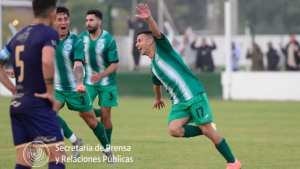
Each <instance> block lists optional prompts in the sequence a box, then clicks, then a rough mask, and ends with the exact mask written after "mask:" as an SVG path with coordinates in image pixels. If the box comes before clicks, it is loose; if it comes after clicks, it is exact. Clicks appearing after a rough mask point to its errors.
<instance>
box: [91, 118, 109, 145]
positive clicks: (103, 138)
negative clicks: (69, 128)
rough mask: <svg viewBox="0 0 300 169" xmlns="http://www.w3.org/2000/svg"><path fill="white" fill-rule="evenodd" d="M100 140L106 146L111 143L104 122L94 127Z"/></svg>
mask: <svg viewBox="0 0 300 169" xmlns="http://www.w3.org/2000/svg"><path fill="white" fill-rule="evenodd" d="M92 130H93V132H94V134H95V135H96V137H97V138H98V140H99V141H100V143H101V145H102V146H103V147H104V148H106V147H107V146H108V144H109V142H108V139H107V136H106V132H105V128H104V126H103V124H102V123H98V124H97V126H96V128H94V129H92Z"/></svg>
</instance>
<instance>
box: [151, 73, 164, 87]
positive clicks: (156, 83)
mask: <svg viewBox="0 0 300 169" xmlns="http://www.w3.org/2000/svg"><path fill="white" fill-rule="evenodd" d="M152 83H153V84H154V85H157V86H161V85H162V83H161V81H160V80H159V79H158V78H157V77H156V76H155V75H154V74H153V73H152Z"/></svg>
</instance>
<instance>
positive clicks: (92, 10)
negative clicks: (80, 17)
mask: <svg viewBox="0 0 300 169" xmlns="http://www.w3.org/2000/svg"><path fill="white" fill-rule="evenodd" d="M86 15H95V16H96V17H97V18H99V19H101V20H102V17H103V16H102V12H101V11H99V10H98V9H91V10H88V11H87V12H86Z"/></svg>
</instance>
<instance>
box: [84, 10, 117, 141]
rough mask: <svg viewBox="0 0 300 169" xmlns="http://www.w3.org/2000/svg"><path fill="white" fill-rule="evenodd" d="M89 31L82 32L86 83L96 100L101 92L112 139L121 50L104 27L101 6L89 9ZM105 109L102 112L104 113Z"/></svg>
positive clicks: (102, 106) (102, 116) (103, 119)
mask: <svg viewBox="0 0 300 169" xmlns="http://www.w3.org/2000/svg"><path fill="white" fill-rule="evenodd" d="M86 27H87V31H86V32H83V33H82V34H81V35H80V38H81V39H82V41H83V43H84V52H85V61H86V65H85V73H86V74H85V85H86V89H87V91H88V93H89V96H90V98H91V100H92V102H93V101H94V100H95V98H96V96H98V99H99V103H98V105H99V106H101V110H96V111H95V112H96V115H97V116H99V115H100V114H101V120H102V122H103V124H104V126H105V130H106V134H107V137H108V140H109V143H111V135H112V122H111V107H114V106H117V105H118V103H117V98H118V92H117V86H116V79H115V76H116V70H117V67H118V61H119V59H118V53H117V46H116V42H115V40H114V38H113V37H112V35H111V34H109V33H108V32H107V31H105V30H103V29H102V13H101V12H100V11H99V10H89V11H88V12H87V13H86ZM100 112H101V113H100Z"/></svg>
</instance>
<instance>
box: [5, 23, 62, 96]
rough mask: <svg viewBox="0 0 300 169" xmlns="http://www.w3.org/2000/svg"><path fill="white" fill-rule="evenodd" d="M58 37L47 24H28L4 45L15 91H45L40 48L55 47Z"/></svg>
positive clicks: (21, 92)
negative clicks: (12, 70) (12, 73)
mask: <svg viewBox="0 0 300 169" xmlns="http://www.w3.org/2000/svg"><path fill="white" fill-rule="evenodd" d="M58 39H59V37H58V34H57V32H56V31H55V30H54V29H52V28H51V27H49V26H46V25H43V24H38V25H30V26H27V27H25V28H24V29H22V30H21V31H20V32H18V33H17V34H16V35H15V36H14V37H13V38H12V40H11V41H10V42H9V43H8V45H6V48H5V50H4V51H6V52H7V53H10V60H11V63H12V64H13V69H14V73H15V77H16V86H17V93H18V94H19V95H25V96H32V95H33V94H34V93H44V92H46V86H45V83H44V78H43V72H42V49H43V47H45V46H52V47H54V48H55V46H56V43H57V41H58Z"/></svg>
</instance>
